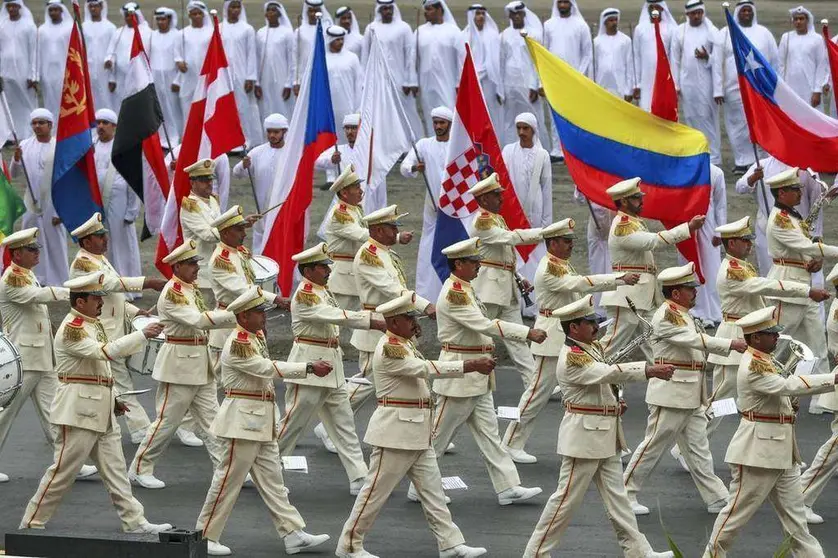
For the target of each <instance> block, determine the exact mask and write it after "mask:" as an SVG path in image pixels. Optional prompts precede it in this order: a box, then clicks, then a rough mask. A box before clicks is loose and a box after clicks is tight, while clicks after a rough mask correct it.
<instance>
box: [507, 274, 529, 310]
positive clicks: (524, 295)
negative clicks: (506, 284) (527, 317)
mask: <svg viewBox="0 0 838 558" xmlns="http://www.w3.org/2000/svg"><path fill="white" fill-rule="evenodd" d="M512 276H513V277H515V284H516V285H517V286H518V292H520V293H521V298H522V299H523V300H524V304H525V305H526V306H527V308H529V307H530V306H532V305H533V301H532V299H531V298H530V291H528V290H527V289H526V287H525V286H524V280H523V279H521V276H520V275H518V274H517V273H515V272H514V271H513V272H512Z"/></svg>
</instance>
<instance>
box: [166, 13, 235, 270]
mask: <svg viewBox="0 0 838 558" xmlns="http://www.w3.org/2000/svg"><path fill="white" fill-rule="evenodd" d="M212 19H213V26H214V27H213V30H212V37H211V38H210V42H209V45H208V46H207V56H206V58H204V66H203V67H202V68H201V75H200V77H199V80H198V85H197V86H196V87H195V95H194V97H192V106H191V107H190V109H189V118H187V120H186V126H184V129H183V143H181V146H180V153H179V154H178V158H177V166H176V167H175V176H174V179H173V180H172V187H171V188H170V189H169V196H168V197H167V198H166V207H165V208H164V210H163V222H162V224H161V226H160V238H159V240H158V241H157V257H156V259H155V265H156V266H157V269H159V270H160V272H161V273H163V275H165V276H166V277H171V276H172V270H171V268H170V267H169V266H168V265H167V264H164V263H163V258H165V257H166V256H167V255H168V254H169V252H171V251H172V250H173V249H174V248H176V247H177V246H178V245H180V244H181V243H182V242H183V231H182V230H181V228H180V204H181V201H182V200H183V198H185V197H186V196H188V195H189V192H190V190H191V189H192V188H191V186H190V184H189V176H188V175H187V174H186V172H185V171H184V170H183V169H185V168H186V167H188V166H190V165H192V164H193V163H195V162H197V161H198V160H199V159H215V158H216V157H219V156H221V155H222V154H224V153H227V152H228V151H232V150H233V149H235V148H237V147H241V146H242V145H244V132H242V126H241V122H240V121H239V112H238V110H237V109H236V98H235V97H234V96H233V89H232V81H231V80H230V75H229V73H228V64H227V55H225V54H224V45H223V44H222V43H221V34H220V33H219V31H218V17H216V16H215V15H213V17H212ZM155 129H156V128H155Z"/></svg>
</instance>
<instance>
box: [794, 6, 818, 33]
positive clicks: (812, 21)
mask: <svg viewBox="0 0 838 558" xmlns="http://www.w3.org/2000/svg"><path fill="white" fill-rule="evenodd" d="M799 14H806V15H807V16H809V32H810V33H814V32H815V16H814V15H812V12H810V11H809V10H807V9H806V8H804V7H803V6H798V7H796V8H792V9H790V10H789V19H792V18H793V17H794V16H796V15H799Z"/></svg>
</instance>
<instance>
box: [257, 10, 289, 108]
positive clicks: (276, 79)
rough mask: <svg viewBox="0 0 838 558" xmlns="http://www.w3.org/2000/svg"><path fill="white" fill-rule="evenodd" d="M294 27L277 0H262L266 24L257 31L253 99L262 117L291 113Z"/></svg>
mask: <svg viewBox="0 0 838 558" xmlns="http://www.w3.org/2000/svg"><path fill="white" fill-rule="evenodd" d="M294 37H295V35H294V27H293V26H292V25H291V20H290V19H289V17H288V13H287V12H286V11H285V7H284V6H283V5H282V4H280V3H279V2H277V1H276V0H269V1H268V2H265V26H264V27H262V28H261V29H259V31H257V32H256V54H257V58H258V60H257V62H258V64H259V67H258V69H257V74H256V75H257V79H258V83H257V84H256V98H257V99H259V110H260V114H261V115H262V118H267V117H268V116H270V115H271V114H293V113H294V99H295V97H294V96H293V95H292V94H291V93H292V91H293V89H294V78H295V77H296V71H297V66H296V64H297V59H296V45H295V44H294Z"/></svg>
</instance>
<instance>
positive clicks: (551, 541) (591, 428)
mask: <svg viewBox="0 0 838 558" xmlns="http://www.w3.org/2000/svg"><path fill="white" fill-rule="evenodd" d="M552 319H553V320H555V321H556V322H558V321H559V320H561V321H565V322H570V321H573V320H578V319H588V320H591V321H593V322H596V321H597V317H596V314H595V313H594V300H593V297H592V296H591V295H587V296H585V297H583V298H582V299H580V300H577V301H575V302H572V303H570V304H568V305H566V306H562V307H560V308H558V309H557V310H555V311H554V312H553V316H552ZM555 360H557V362H558V366H557V368H556V376H557V377H558V381H559V385H561V388H562V393H563V394H564V398H563V402H564V407H565V413H564V416H563V417H562V422H561V425H560V426H559V444H558V453H559V455H561V456H562V465H561V470H560V472H559V484H558V487H557V488H556V491H555V492H554V493H553V495H552V496H550V499H549V500H547V505H546V506H544V510H543V511H542V512H541V517H540V518H539V520H538V523H537V524H536V526H535V530H534V531H533V533H532V536H531V537H530V540H529V542H528V543H527V548H526V549H525V550H524V557H525V558H535V557H548V556H550V552H551V551H552V550H554V549H555V548H556V547H557V546H558V545H559V542H560V539H561V536H562V534H563V533H564V531H565V530H566V529H567V527H568V526H569V525H570V518H571V515H572V514H573V512H574V511H576V510H577V509H578V508H579V506H580V505H581V504H582V501H583V500H584V499H585V494H586V493H587V491H588V487H589V486H590V484H591V482H592V481H594V480H596V483H597V490H598V491H599V495H600V498H602V502H603V504H604V505H605V510H606V513H607V515H608V518H609V519H610V520H611V525H612V526H613V527H614V530H615V531H616V533H617V540H618V541H619V543H620V546H621V548H622V549H623V553H624V554H625V556H629V557H636V558H646V557H648V556H651V555H654V554H653V552H652V547H651V546H650V545H649V541H647V540H646V537H645V536H643V534H642V533H641V532H640V531H639V530H638V528H637V519H635V517H634V514H633V513H632V511H631V504H630V503H629V499H628V495H627V494H626V489H625V486H623V478H622V472H623V465H622V462H621V461H620V450H622V449H626V443H625V439H624V438H623V428H622V424H621V419H620V416H621V415H622V414H623V412H624V410H625V407H624V406H623V405H622V403H621V402H620V401H618V399H617V397H616V395H615V391H616V384H622V383H626V382H642V381H645V380H646V363H645V362H628V363H622V364H611V365H609V364H606V363H605V357H604V355H603V352H602V347H600V345H599V343H596V342H595V343H594V344H593V345H586V344H584V343H581V342H579V341H576V340H573V339H570V338H566V339H563V342H562V344H561V345H560V349H559V354H558V357H555Z"/></svg>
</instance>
